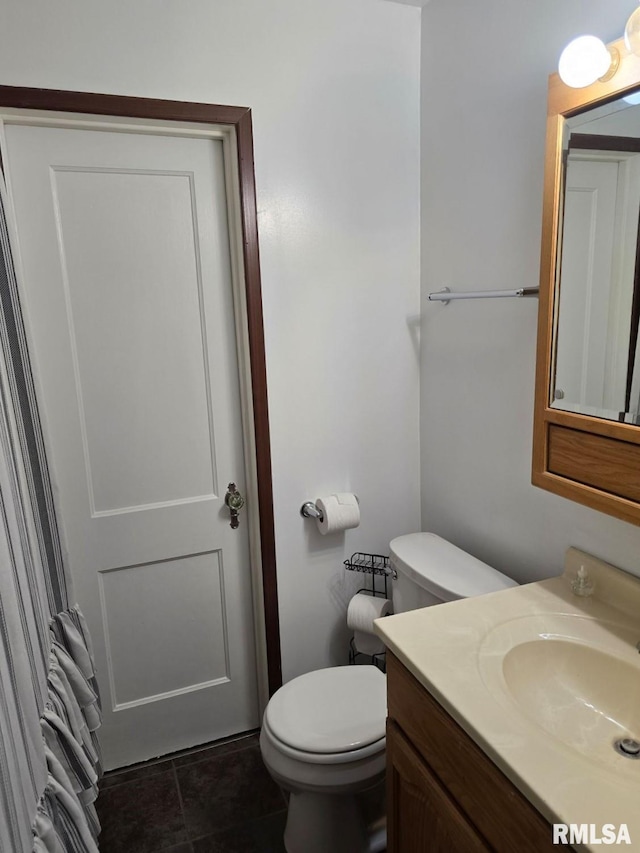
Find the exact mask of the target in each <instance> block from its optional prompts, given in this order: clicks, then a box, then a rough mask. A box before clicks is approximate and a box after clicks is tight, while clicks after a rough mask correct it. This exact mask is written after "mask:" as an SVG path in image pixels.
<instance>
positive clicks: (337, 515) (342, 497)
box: [316, 492, 360, 536]
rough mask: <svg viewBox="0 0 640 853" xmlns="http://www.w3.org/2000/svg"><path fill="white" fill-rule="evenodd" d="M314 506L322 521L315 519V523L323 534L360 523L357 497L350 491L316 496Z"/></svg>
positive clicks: (346, 528) (349, 527) (348, 528)
mask: <svg viewBox="0 0 640 853" xmlns="http://www.w3.org/2000/svg"><path fill="white" fill-rule="evenodd" d="M316 506H317V507H318V509H319V510H320V512H321V513H322V521H320V520H319V519H316V523H317V525H318V530H319V531H320V533H322V535H323V536H326V535H327V533H337V532H338V531H340V530H350V529H351V528H352V527H357V526H358V525H359V524H360V506H359V505H358V499H357V497H356V496H355V495H352V494H351V492H340V493H339V494H336V495H329V496H328V497H326V498H318V499H317V501H316Z"/></svg>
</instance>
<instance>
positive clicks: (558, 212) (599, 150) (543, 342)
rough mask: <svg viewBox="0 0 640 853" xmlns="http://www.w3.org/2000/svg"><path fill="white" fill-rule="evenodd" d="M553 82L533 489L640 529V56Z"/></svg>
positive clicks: (620, 44)
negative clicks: (603, 71) (588, 81)
mask: <svg viewBox="0 0 640 853" xmlns="http://www.w3.org/2000/svg"><path fill="white" fill-rule="evenodd" d="M610 47H613V48H616V49H617V50H618V52H619V54H620V64H619V66H618V68H617V70H616V71H615V73H614V74H612V75H610V76H609V79H607V80H598V81H597V82H596V83H594V84H593V85H591V86H587V87H585V88H584V89H571V88H569V87H568V86H566V85H565V84H564V83H563V82H562V81H561V80H560V78H559V76H558V75H557V74H552V75H551V77H550V78H549V97H548V111H547V143H546V158H545V183H544V202H543V222H542V252H541V267H540V312H539V317H538V348H537V361H536V396H535V407H534V430H533V466H532V482H533V484H534V485H536V486H540V487H541V488H544V489H547V490H548V491H551V492H555V493H556V494H559V495H562V496H563V497H566V498H569V499H571V500H575V501H579V502H580V503H583V504H586V505H588V506H591V507H593V508H595V509H598V510H601V511H602V512H607V513H610V514H611V515H615V516H617V517H618V518H623V519H625V520H626V521H630V522H633V523H634V524H640V333H639V326H640V239H639V233H640V97H639V96H638V95H636V96H635V100H636V103H635V104H634V103H632V102H631V99H628V100H625V98H629V96H631V95H633V94H634V93H638V92H639V90H640V57H638V56H635V55H634V54H632V53H629V52H628V51H627V49H626V48H625V46H624V42H623V41H622V39H621V40H620V41H617V42H615V43H614V44H613V45H610Z"/></svg>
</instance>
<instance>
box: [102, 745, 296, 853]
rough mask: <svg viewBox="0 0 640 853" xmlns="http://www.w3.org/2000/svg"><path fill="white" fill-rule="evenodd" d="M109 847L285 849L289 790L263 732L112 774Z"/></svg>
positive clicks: (106, 790) (152, 852) (239, 852)
mask: <svg viewBox="0 0 640 853" xmlns="http://www.w3.org/2000/svg"><path fill="white" fill-rule="evenodd" d="M96 807H97V809H98V815H99V817H100V822H101V824H102V834H101V836H100V851H101V853H160V851H162V853H284V844H283V841H282V835H283V832H284V825H285V819H286V801H285V799H284V795H283V794H282V792H281V791H280V789H279V788H278V786H277V785H276V784H275V782H273V780H272V779H271V777H270V776H269V774H268V773H267V771H266V770H265V767H264V765H263V763H262V759H261V757H260V747H259V744H258V735H257V734H255V733H254V734H250V735H248V736H245V737H241V738H237V739H235V740H228V741H226V742H221V743H216V744H214V745H211V746H208V747H202V748H198V749H195V750H191V751H188V752H184V753H176V754H175V755H172V756H168V757H167V758H164V759H158V760H155V761H148V762H146V763H145V764H141V765H135V766H133V767H131V768H127V769H125V770H116V771H113V772H111V773H107V774H106V775H105V777H104V779H103V780H102V782H101V783H100V796H99V797H98V801H97V803H96Z"/></svg>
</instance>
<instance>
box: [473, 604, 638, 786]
mask: <svg viewBox="0 0 640 853" xmlns="http://www.w3.org/2000/svg"><path fill="white" fill-rule="evenodd" d="M638 640H640V634H639V633H638V629H637V628H635V629H634V628H633V626H632V625H624V624H622V623H616V622H606V621H601V620H597V619H592V618H589V617H588V616H579V615H575V614H562V613H554V614H539V615H530V616H523V617H520V618H517V619H511V620H509V621H507V622H503V623H502V624H499V625H497V626H496V627H494V628H493V629H492V630H491V631H490V632H489V633H488V634H487V636H486V637H485V639H484V642H483V643H482V644H481V646H480V648H479V658H478V664H479V669H480V673H481V676H482V679H483V681H484V684H485V686H486V687H487V689H488V690H489V691H490V692H491V693H492V694H493V695H494V696H496V698H499V700H501V701H502V703H503V704H505V703H506V704H508V705H509V706H510V707H511V708H512V709H513V708H515V709H517V711H518V712H519V713H520V714H522V715H523V716H524V717H526V718H527V719H528V720H529V721H531V722H532V723H534V724H535V725H536V726H538V727H540V728H541V729H543V730H544V731H545V732H546V733H547V734H549V735H551V736H552V737H553V738H555V739H557V740H558V741H560V742H561V743H563V744H565V745H566V746H568V747H569V748H571V749H573V750H576V751H577V752H579V753H582V755H583V756H585V757H587V758H588V759H590V760H592V761H596V762H598V763H600V764H604V765H606V766H608V767H610V768H612V769H614V770H615V771H616V772H618V773H623V774H625V775H627V774H629V775H632V776H633V777H634V778H636V779H640V760H636V761H632V760H628V759H627V758H626V757H625V756H622V755H620V754H619V752H617V751H616V750H615V748H614V744H615V743H616V742H617V741H619V740H620V739H622V738H633V739H637V740H640V654H639V653H638V650H637V649H636V643H637V642H638Z"/></svg>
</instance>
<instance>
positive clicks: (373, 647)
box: [347, 592, 391, 655]
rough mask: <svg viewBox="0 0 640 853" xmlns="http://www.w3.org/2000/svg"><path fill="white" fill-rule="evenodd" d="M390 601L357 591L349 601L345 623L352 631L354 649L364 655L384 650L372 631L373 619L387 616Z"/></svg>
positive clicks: (382, 644) (380, 641)
mask: <svg viewBox="0 0 640 853" xmlns="http://www.w3.org/2000/svg"><path fill="white" fill-rule="evenodd" d="M390 612H391V602H390V601H389V599H388V598H378V597H374V596H373V595H367V593H366V592H358V593H356V595H354V596H353V598H352V599H351V601H350V602H349V607H348V609H347V625H348V626H349V628H351V630H352V631H353V643H354V645H355V647H356V650H357V651H359V652H362V653H363V654H365V655H377V654H380V653H381V652H383V651H384V643H383V642H382V640H381V639H380V638H379V637H378V635H377V634H375V632H374V627H373V620H374V619H379V618H380V617H381V616H388V615H389V613H390Z"/></svg>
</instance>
